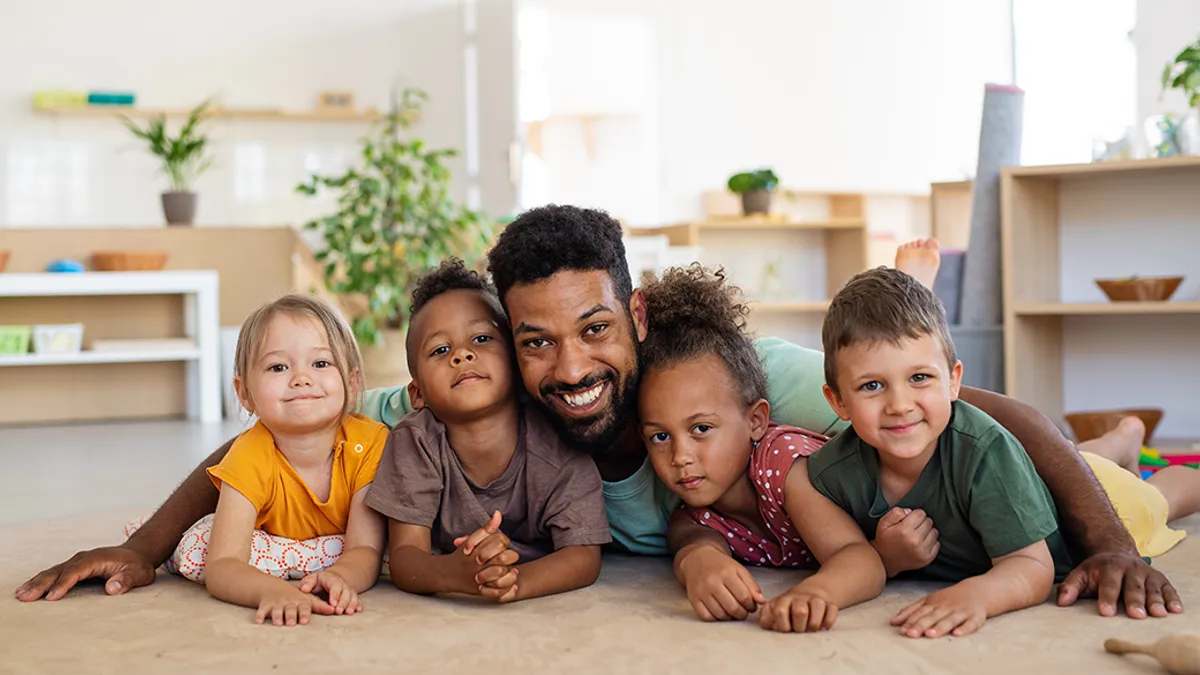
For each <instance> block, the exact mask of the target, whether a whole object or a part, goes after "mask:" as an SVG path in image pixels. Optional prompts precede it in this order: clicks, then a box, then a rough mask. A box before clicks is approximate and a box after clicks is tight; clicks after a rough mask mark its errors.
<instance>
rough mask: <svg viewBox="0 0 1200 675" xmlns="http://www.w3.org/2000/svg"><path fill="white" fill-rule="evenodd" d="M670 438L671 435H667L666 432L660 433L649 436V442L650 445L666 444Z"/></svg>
mask: <svg viewBox="0 0 1200 675" xmlns="http://www.w3.org/2000/svg"><path fill="white" fill-rule="evenodd" d="M670 437H671V435H670V434H668V433H667V432H665V431H660V432H658V433H657V434H650V442H651V443H666V442H667V439H668V438H670Z"/></svg>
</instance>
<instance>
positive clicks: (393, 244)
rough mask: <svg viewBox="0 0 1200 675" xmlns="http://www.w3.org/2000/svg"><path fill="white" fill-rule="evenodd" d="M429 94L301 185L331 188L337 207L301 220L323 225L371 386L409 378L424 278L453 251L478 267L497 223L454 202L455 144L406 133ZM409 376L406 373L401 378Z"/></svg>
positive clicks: (329, 262)
mask: <svg viewBox="0 0 1200 675" xmlns="http://www.w3.org/2000/svg"><path fill="white" fill-rule="evenodd" d="M425 100H426V95H425V93H424V92H423V91H421V90H419V89H406V90H404V92H403V94H402V97H401V102H400V103H399V105H397V106H393V110H392V111H391V112H390V113H389V114H387V115H385V116H384V119H383V121H382V122H381V123H380V124H379V125H378V126H377V127H376V128H375V129H374V130H373V131H372V133H371V134H369V135H368V136H367V137H366V138H364V139H363V140H362V147H361V150H360V156H361V162H360V163H359V165H358V166H355V167H352V168H350V169H348V170H347V171H346V172H345V173H343V174H341V175H337V176H319V175H314V176H312V177H311V178H310V179H309V180H308V181H307V182H305V183H302V184H300V185H299V186H297V188H296V189H297V191H298V192H300V193H302V194H305V195H309V196H315V195H317V194H318V192H320V191H321V190H330V191H331V192H332V193H333V194H335V195H336V196H337V210H336V211H334V212H333V213H330V214H328V215H325V216H322V217H319V218H315V219H313V220H311V221H309V222H307V223H305V224H304V227H305V228H306V229H309V230H315V231H317V232H319V233H320V235H321V237H322V240H323V242H324V248H323V249H322V250H319V251H317V252H316V254H315V255H316V258H317V260H319V261H320V262H321V263H322V264H323V265H324V276H325V284H326V286H327V288H328V289H329V291H331V292H332V293H334V294H336V295H337V296H339V298H340V300H341V304H342V305H343V307H344V309H346V310H347V313H348V314H350V316H349V317H348V318H349V319H350V320H351V324H352V327H353V329H354V335H355V337H356V338H358V340H359V343H360V345H361V347H362V352H363V367H364V370H365V372H364V375H365V376H366V379H367V386H368V387H374V386H395V385H402V384H406V383H407V381H408V380H406V379H404V378H405V377H407V376H408V372H407V365H406V363H405V352H404V332H405V329H406V328H407V325H408V319H409V316H408V308H409V298H410V296H411V295H412V290H413V286H414V285H415V283H416V281H417V279H418V278H419V277H420V276H421V275H422V274H424V273H425V272H427V271H428V270H429V269H430V268H432V267H436V266H437V265H439V264H440V263H441V262H442V261H443V260H445V259H446V258H449V257H458V258H462V259H463V260H464V261H465V262H466V263H467V264H468V265H470V266H474V267H478V266H479V264H480V261H482V259H483V254H484V252H485V251H486V250H487V247H488V245H489V244H490V243H491V239H492V233H493V231H494V226H493V224H492V222H491V221H490V220H489V219H488V218H487V217H486V216H484V215H483V214H482V213H479V212H477V211H474V210H472V209H470V208H467V207H466V206H465V205H462V204H460V203H458V202H456V201H455V200H454V199H453V197H452V195H451V193H450V179H451V176H450V170H449V168H448V167H447V166H446V164H445V160H446V159H448V158H450V157H454V156H455V155H457V154H458V152H457V151H456V150H453V149H431V148H429V147H427V146H426V144H425V142H424V141H422V140H420V139H417V138H408V137H406V134H404V133H402V132H404V131H405V130H407V129H408V128H409V126H410V124H411V120H412V119H414V118H415V114H414V113H416V112H418V111H419V109H420V106H421V103H422V102H423V101H425ZM401 380H403V381H401Z"/></svg>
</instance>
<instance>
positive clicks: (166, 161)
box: [121, 101, 213, 192]
mask: <svg viewBox="0 0 1200 675" xmlns="http://www.w3.org/2000/svg"><path fill="white" fill-rule="evenodd" d="M210 104H211V101H204V102H203V103H201V104H200V105H198V106H196V107H195V108H192V110H191V111H190V112H189V113H188V116H187V119H186V120H185V121H184V123H183V126H182V127H181V128H180V129H179V135H178V136H175V137H172V136H171V135H170V134H169V133H168V132H167V116H166V115H165V114H162V113H159V114H157V115H154V116H151V117H150V118H148V119H147V120H146V126H145V127H139V126H138V125H137V124H136V123H134V121H133V120H131V119H129V118H128V117H126V116H124V115H122V116H121V122H122V123H123V124H124V125H125V127H126V128H128V129H129V130H130V131H131V132H133V135H134V136H137V137H138V138H140V139H142V140H143V141H145V142H146V144H147V145H148V146H149V148H150V152H151V154H153V155H154V156H155V157H158V158H159V159H160V160H162V172H163V173H165V174H166V175H167V178H168V179H170V181H171V190H173V191H176V192H187V191H188V190H189V188H191V185H192V183H193V181H195V180H196V179H197V178H199V177H200V174H202V173H204V172H205V171H207V170H208V169H209V168H210V167H211V166H212V162H213V158H212V157H211V156H208V155H206V154H205V150H206V149H207V147H208V138H207V137H206V136H204V135H203V134H202V133H200V123H201V122H203V121H204V116H205V113H207V112H208V108H209V105H210Z"/></svg>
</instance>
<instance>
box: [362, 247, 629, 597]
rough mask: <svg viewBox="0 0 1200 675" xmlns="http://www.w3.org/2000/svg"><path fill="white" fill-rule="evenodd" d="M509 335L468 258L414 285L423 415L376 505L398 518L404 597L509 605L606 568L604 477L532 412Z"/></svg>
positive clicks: (416, 385) (409, 428)
mask: <svg viewBox="0 0 1200 675" xmlns="http://www.w3.org/2000/svg"><path fill="white" fill-rule="evenodd" d="M510 340H511V338H510V334H509V329H508V325H507V321H506V319H505V317H504V312H503V310H502V309H501V307H500V302H499V299H498V298H497V296H496V291H495V290H494V288H493V287H492V285H491V283H490V282H489V281H487V280H486V279H484V278H483V277H481V276H479V275H478V274H477V273H475V272H474V271H471V270H468V269H466V268H465V267H464V265H463V264H462V262H461V261H459V260H451V261H449V262H447V263H444V264H443V265H442V266H441V267H439V268H438V269H437V270H435V271H433V272H432V273H430V274H429V275H427V276H426V277H424V278H423V279H422V280H421V281H420V282H419V283H418V285H417V288H416V289H415V290H414V292H413V298H412V314H411V322H410V324H409V329H408V337H407V349H408V365H409V371H410V372H411V373H412V376H413V381H412V383H411V384H410V385H409V395H410V396H411V398H412V401H413V405H414V407H415V408H416V409H417V412H414V413H412V414H411V415H408V416H407V417H405V418H404V419H403V420H401V421H400V423H399V424H397V425H396V426H395V428H394V429H393V430H392V433H391V436H390V437H389V438H388V443H387V447H386V449H385V450H384V455H383V459H382V461H381V462H380V465H379V471H378V473H377V474H376V476H375V482H374V483H373V484H372V486H371V488H370V492H369V493H368V494H367V499H366V503H367V505H368V506H370V507H371V508H373V509H375V510H376V511H378V512H380V513H382V514H384V515H385V516H387V517H388V519H389V520H388V533H389V544H388V545H389V556H390V562H389V568H390V572H391V577H392V581H393V583H395V584H396V586H397V587H398V588H400V589H401V590H405V591H409V592H411V593H468V594H473V595H482V596H484V597H487V598H492V599H495V600H497V601H498V602H511V601H513V600H521V599H525V598H533V597H538V596H542V595H549V594H552V593H561V592H563V591H569V590H573V589H576V588H581V587H584V586H588V585H590V584H591V583H593V582H594V581H595V580H596V577H597V576H598V575H599V574H600V546H601V545H603V544H606V543H608V542H609V541H611V540H612V536H611V534H610V532H609V527H608V519H607V517H606V515H605V511H604V497H603V494H602V492H601V483H600V474H599V472H598V471H597V470H596V466H595V464H593V463H592V461H591V459H590V458H589V457H587V456H586V455H584V454H582V453H580V452H577V451H574V450H572V449H570V448H568V447H567V446H565V445H564V444H563V443H562V441H561V440H559V437H558V435H557V434H556V433H555V431H554V429H553V428H552V427H551V426H550V425H549V423H548V422H547V421H546V419H545V418H544V417H543V415H542V413H541V411H540V410H538V409H537V408H535V407H534V406H532V405H528V404H522V402H521V398H520V388H519V384H518V380H517V379H516V378H515V377H514V375H515V372H516V367H515V358H514V354H513V350H512V346H511V341H510ZM518 563H520V564H518Z"/></svg>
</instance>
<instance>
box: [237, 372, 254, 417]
mask: <svg viewBox="0 0 1200 675" xmlns="http://www.w3.org/2000/svg"><path fill="white" fill-rule="evenodd" d="M233 391H234V392H235V393H236V394H237V397H238V401H241V403H242V407H243V408H245V409H246V412H248V413H250V414H251V415H253V414H254V399H252V398H250V390H249V389H247V388H246V381H245V380H244V379H242V376H240V375H234V376H233Z"/></svg>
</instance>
